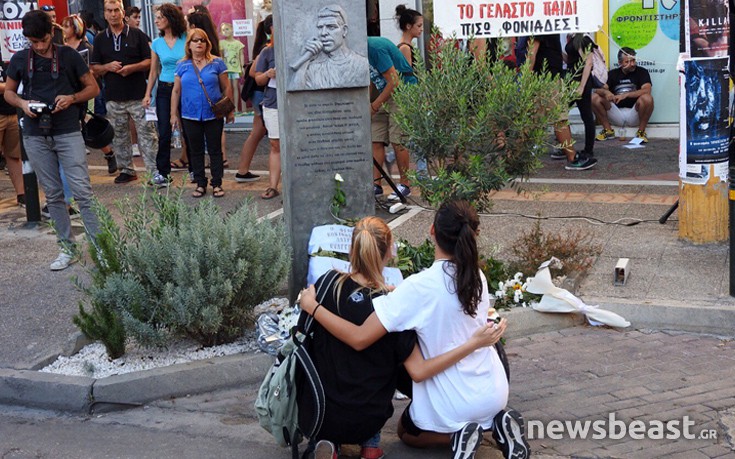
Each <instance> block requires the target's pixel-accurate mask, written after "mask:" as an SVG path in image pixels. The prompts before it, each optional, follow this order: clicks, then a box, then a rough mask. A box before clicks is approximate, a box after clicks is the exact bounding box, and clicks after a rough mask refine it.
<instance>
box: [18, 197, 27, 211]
mask: <svg viewBox="0 0 735 459" xmlns="http://www.w3.org/2000/svg"><path fill="white" fill-rule="evenodd" d="M16 201H18V205H19V206H20V207H22V208H24V209H25V207H26V195H24V194H19V195H18V196H17V197H16Z"/></svg>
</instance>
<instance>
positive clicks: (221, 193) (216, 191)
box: [212, 186, 225, 198]
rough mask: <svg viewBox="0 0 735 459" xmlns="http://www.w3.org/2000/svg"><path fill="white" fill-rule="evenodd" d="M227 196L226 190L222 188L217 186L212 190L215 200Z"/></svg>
mask: <svg viewBox="0 0 735 459" xmlns="http://www.w3.org/2000/svg"><path fill="white" fill-rule="evenodd" d="M224 195H225V190H223V189H222V187H221V186H216V187H214V188H212V196H214V197H215V198H221V197H223V196H224Z"/></svg>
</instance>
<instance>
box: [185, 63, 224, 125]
mask: <svg viewBox="0 0 735 459" xmlns="http://www.w3.org/2000/svg"><path fill="white" fill-rule="evenodd" d="M191 65H192V67H194V73H196V75H197V79H198V80H199V84H200V85H201V87H202V91H204V97H206V98H207V102H209V106H210V107H211V108H212V112H214V116H215V117H217V119H220V120H221V119H222V118H225V117H226V116H227V115H229V114H230V113H232V112H233V111H234V110H235V104H233V103H232V101H231V100H230V98H229V97H227V96H226V95H224V94H222V98H221V99H220V100H218V101H217V103H216V104H215V103H212V99H210V98H209V94H207V88H206V87H204V81H202V77H201V76H200V75H199V68H197V65H196V64H195V63H194V62H192V63H191Z"/></svg>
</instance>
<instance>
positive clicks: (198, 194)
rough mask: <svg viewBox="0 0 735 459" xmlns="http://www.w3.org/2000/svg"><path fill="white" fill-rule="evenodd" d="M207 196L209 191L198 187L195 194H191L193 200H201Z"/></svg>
mask: <svg viewBox="0 0 735 459" xmlns="http://www.w3.org/2000/svg"><path fill="white" fill-rule="evenodd" d="M205 194H207V189H206V188H204V187H203V186H198V187H196V189H195V190H194V192H193V193H192V194H191V196H192V197H193V198H201V197H202V196H204V195H205Z"/></svg>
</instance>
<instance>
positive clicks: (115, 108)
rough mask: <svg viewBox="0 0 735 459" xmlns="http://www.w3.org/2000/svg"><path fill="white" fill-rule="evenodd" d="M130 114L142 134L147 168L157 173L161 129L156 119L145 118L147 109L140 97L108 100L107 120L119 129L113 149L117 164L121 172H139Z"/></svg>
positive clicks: (141, 141)
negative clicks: (131, 139) (131, 138)
mask: <svg viewBox="0 0 735 459" xmlns="http://www.w3.org/2000/svg"><path fill="white" fill-rule="evenodd" d="M128 116H130V118H132V120H133V122H134V123H135V130H136V131H137V133H138V148H139V149H140V155H141V156H142V157H143V162H144V163H145V168H146V169H147V170H148V172H150V173H151V174H155V173H156V154H157V153H158V132H157V131H156V125H155V124H154V123H153V122H152V121H146V120H145V109H144V108H143V105H142V101H140V100H125V101H112V100H108V101H107V119H108V120H109V121H110V124H112V127H113V128H114V129H115V138H114V139H113V140H112V148H113V150H115V158H116V159H117V167H118V169H120V172H124V173H126V174H130V175H135V168H134V167H133V146H132V144H131V142H130V129H129V127H128Z"/></svg>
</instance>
